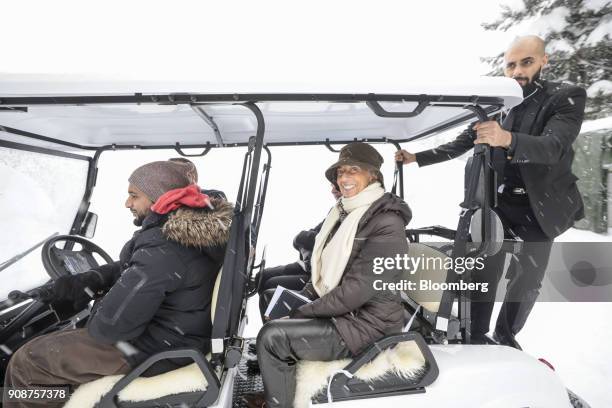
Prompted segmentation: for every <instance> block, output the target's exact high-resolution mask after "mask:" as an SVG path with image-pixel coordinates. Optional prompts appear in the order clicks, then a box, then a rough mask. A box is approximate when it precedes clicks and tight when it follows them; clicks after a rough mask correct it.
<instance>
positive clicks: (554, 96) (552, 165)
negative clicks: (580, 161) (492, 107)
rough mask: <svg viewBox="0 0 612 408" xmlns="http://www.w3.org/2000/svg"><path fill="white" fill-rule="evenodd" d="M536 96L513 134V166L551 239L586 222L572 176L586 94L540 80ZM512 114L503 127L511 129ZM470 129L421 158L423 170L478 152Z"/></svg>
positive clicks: (418, 155) (510, 157)
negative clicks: (516, 168)
mask: <svg viewBox="0 0 612 408" xmlns="http://www.w3.org/2000/svg"><path fill="white" fill-rule="evenodd" d="M537 86H538V88H537V92H536V93H535V94H533V95H532V96H531V97H529V98H527V99H525V100H524V101H523V105H524V108H525V113H524V115H523V117H522V121H521V123H520V126H518V129H519V131H516V132H512V139H513V141H512V146H511V150H513V151H510V152H508V160H510V163H512V164H516V165H518V168H519V171H520V174H521V178H522V179H523V181H524V183H525V187H526V191H527V195H528V197H529V203H530V204H531V208H532V210H533V213H534V214H535V217H536V218H537V220H538V223H539V225H540V227H541V228H542V230H543V231H544V232H545V233H546V235H547V236H548V237H550V238H551V239H552V238H554V237H556V236H558V235H560V234H562V233H563V232H564V231H565V230H567V229H568V228H569V227H571V226H572V225H573V223H574V221H575V220H579V219H581V218H583V217H584V208H583V203H582V197H581V196H580V193H579V191H578V188H577V186H576V180H578V177H576V176H575V175H574V174H573V173H572V162H573V160H574V150H573V149H572V143H573V142H574V140H576V137H577V136H578V134H579V133H580V126H581V125H582V119H583V116H584V106H585V102H586V92H585V90H584V89H582V88H579V87H577V86H572V85H567V84H560V83H556V82H548V81H538V82H537ZM512 116H513V113H512V111H511V112H510V114H509V115H508V117H507V118H506V120H504V122H503V123H502V128H504V129H506V130H511V127H512V125H511V123H512V122H513V118H512ZM474 139H475V133H474V131H473V130H472V129H471V125H470V126H469V127H468V129H466V130H465V131H464V132H463V133H461V134H460V135H459V136H458V137H457V138H456V139H455V140H453V141H452V142H449V143H446V144H444V145H441V146H438V147H436V148H435V149H431V150H426V151H423V152H419V153H416V161H417V163H418V164H419V166H427V165H429V164H434V163H440V162H443V161H446V160H449V159H453V158H455V157H458V156H460V155H462V154H463V153H465V152H467V151H468V150H470V149H471V148H472V147H474Z"/></svg>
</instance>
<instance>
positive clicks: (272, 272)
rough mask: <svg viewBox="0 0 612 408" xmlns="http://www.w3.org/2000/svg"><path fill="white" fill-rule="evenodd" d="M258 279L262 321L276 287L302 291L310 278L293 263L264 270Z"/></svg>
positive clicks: (299, 266) (298, 265) (300, 267)
mask: <svg viewBox="0 0 612 408" xmlns="http://www.w3.org/2000/svg"><path fill="white" fill-rule="evenodd" d="M259 279H260V283H259V289H258V293H259V313H260V315H261V320H262V321H264V318H263V315H264V313H265V311H266V309H267V308H268V303H269V302H270V299H271V298H272V295H273V294H274V291H275V290H276V287H277V286H282V287H284V288H287V289H290V290H297V291H299V290H302V289H304V286H305V285H306V283H307V282H308V280H309V279H310V276H309V275H308V274H307V273H306V271H304V269H302V266H301V265H300V264H299V263H297V262H294V263H290V264H287V265H282V266H277V267H274V268H267V269H264V270H263V272H262V273H261V276H260V278H259Z"/></svg>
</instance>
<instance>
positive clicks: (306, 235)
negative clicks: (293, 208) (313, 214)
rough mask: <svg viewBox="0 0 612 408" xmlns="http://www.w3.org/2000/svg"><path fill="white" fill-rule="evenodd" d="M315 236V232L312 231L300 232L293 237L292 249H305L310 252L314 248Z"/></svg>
mask: <svg viewBox="0 0 612 408" xmlns="http://www.w3.org/2000/svg"><path fill="white" fill-rule="evenodd" d="M316 236H317V232H316V231H313V230H307V231H302V232H300V233H299V234H297V235H296V236H295V238H294V239H293V247H294V248H295V249H297V250H298V251H299V250H301V249H305V250H307V251H312V249H313V248H314V243H315V237H316Z"/></svg>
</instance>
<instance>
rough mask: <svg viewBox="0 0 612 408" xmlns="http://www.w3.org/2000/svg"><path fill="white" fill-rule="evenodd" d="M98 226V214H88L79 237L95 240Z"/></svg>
mask: <svg viewBox="0 0 612 408" xmlns="http://www.w3.org/2000/svg"><path fill="white" fill-rule="evenodd" d="M97 225H98V214H95V213H92V212H89V211H88V212H87V214H85V219H84V220H83V224H81V230H80V231H79V235H81V236H83V237H85V238H93V236H94V234H95V233H96V226H97Z"/></svg>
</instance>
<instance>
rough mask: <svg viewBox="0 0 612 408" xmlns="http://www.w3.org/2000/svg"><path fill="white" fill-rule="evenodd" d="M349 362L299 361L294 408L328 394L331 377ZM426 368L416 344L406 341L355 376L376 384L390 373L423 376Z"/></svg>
mask: <svg viewBox="0 0 612 408" xmlns="http://www.w3.org/2000/svg"><path fill="white" fill-rule="evenodd" d="M350 362H351V360H350V359H344V360H336V361H300V362H299V363H298V365H297V366H298V367H297V385H296V390H295V400H294V407H295V408H306V407H308V406H309V404H310V400H311V399H312V398H313V397H314V396H315V395H317V394H318V393H319V392H321V391H324V392H326V391H327V384H328V382H329V377H330V376H331V375H332V374H333V373H334V372H336V371H338V370H342V369H343V368H344V367H346V366H347V365H348V364H349V363H350ZM424 368H425V357H423V354H422V353H421V351H420V350H419V348H418V346H417V345H416V343H415V342H414V341H407V342H403V343H400V344H398V345H397V346H395V347H394V348H392V349H386V350H385V351H383V352H382V353H380V354H379V355H378V356H377V357H376V358H375V359H374V360H372V361H371V362H369V363H368V364H365V365H364V366H363V367H361V368H360V369H359V370H358V371H357V372H356V373H355V377H356V378H359V379H361V380H363V381H367V382H371V381H375V380H377V379H379V378H381V377H383V376H385V375H387V374H395V375H397V376H400V377H403V378H406V379H411V378H416V377H418V376H420V375H421V374H422V372H423V370H424Z"/></svg>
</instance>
